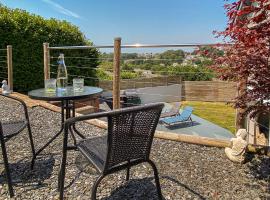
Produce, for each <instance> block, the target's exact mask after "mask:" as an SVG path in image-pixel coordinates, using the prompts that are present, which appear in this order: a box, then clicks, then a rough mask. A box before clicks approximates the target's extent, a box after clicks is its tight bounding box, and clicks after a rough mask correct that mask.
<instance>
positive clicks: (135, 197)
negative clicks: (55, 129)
mask: <svg viewBox="0 0 270 200" xmlns="http://www.w3.org/2000/svg"><path fill="white" fill-rule="evenodd" d="M153 180H154V177H149V178H143V179H132V180H130V181H128V182H126V184H124V185H122V186H120V187H118V188H116V189H115V190H114V191H112V193H111V196H109V197H105V198H102V200H123V199H125V200H142V199H143V200H155V199H158V196H157V189H156V185H155V183H154V181H153ZM152 181H153V182H152ZM112 187H113V185H112ZM161 189H162V188H161ZM97 195H98V193H97ZM163 199H164V200H165V198H164V197H163Z"/></svg>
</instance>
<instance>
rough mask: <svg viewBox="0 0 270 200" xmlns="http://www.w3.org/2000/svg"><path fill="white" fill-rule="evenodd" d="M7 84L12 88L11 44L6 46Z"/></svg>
mask: <svg viewBox="0 0 270 200" xmlns="http://www.w3.org/2000/svg"><path fill="white" fill-rule="evenodd" d="M7 67H8V85H9V87H10V90H13V63H12V45H8V46H7Z"/></svg>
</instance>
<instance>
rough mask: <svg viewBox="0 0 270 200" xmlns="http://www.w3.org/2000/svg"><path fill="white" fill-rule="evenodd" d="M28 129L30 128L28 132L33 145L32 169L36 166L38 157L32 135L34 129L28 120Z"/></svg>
mask: <svg viewBox="0 0 270 200" xmlns="http://www.w3.org/2000/svg"><path fill="white" fill-rule="evenodd" d="M27 129H28V134H29V140H30V145H31V151H32V156H33V157H32V162H31V169H33V168H34V164H35V159H36V154H35V145H34V141H33V135H32V130H31V126H30V124H29V122H28V124H27Z"/></svg>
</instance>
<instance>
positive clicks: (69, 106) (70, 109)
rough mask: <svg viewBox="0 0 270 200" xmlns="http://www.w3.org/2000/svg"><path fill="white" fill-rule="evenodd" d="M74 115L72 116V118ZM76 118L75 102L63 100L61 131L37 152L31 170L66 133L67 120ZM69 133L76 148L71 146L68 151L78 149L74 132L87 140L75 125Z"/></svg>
mask: <svg viewBox="0 0 270 200" xmlns="http://www.w3.org/2000/svg"><path fill="white" fill-rule="evenodd" d="M71 113H72V116H71ZM71 117H75V100H71V99H63V100H61V129H60V131H58V132H57V133H56V134H55V135H54V136H53V137H52V138H51V139H50V140H49V141H48V142H47V143H46V144H45V145H43V146H42V147H41V148H40V149H39V150H37V151H36V152H35V156H34V157H33V158H32V162H31V169H33V168H34V164H35V159H36V158H37V156H38V155H39V154H40V153H41V152H42V151H43V150H44V149H45V148H46V147H47V146H49V145H50V144H51V143H52V142H53V141H54V140H55V139H56V138H57V137H58V136H59V135H61V133H62V132H63V131H64V123H65V121H66V120H67V119H69V118H71ZM69 132H70V134H71V136H72V139H73V141H74V146H69V148H68V150H71V149H75V148H76V137H75V134H74V132H75V133H76V134H77V135H78V136H79V137H80V138H82V139H85V136H84V135H83V134H81V133H80V132H79V131H78V130H77V129H76V127H75V124H74V125H73V126H71V127H70V128H69Z"/></svg>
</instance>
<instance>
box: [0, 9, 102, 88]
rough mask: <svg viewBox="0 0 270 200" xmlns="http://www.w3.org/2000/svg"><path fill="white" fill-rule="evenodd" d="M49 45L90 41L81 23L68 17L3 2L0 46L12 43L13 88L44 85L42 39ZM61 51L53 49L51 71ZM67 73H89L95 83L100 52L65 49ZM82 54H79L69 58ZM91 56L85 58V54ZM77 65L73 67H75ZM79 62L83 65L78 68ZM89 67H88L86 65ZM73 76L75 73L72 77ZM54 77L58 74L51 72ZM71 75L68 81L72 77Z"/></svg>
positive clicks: (0, 19)
mask: <svg viewBox="0 0 270 200" xmlns="http://www.w3.org/2000/svg"><path fill="white" fill-rule="evenodd" d="M44 42H48V43H50V46H70V45H78V46H79V45H91V44H92V43H91V42H90V41H88V40H87V39H86V38H85V36H84V35H83V34H82V32H81V31H80V30H79V28H78V27H76V26H74V25H72V24H71V23H69V22H67V21H59V20H56V19H44V18H42V17H40V16H38V15H34V14H29V13H28V12H26V11H24V10H20V9H9V8H7V7H4V6H1V5H0V49H1V48H6V45H12V46H13V66H14V89H15V90H16V91H20V92H27V91H29V90H32V89H36V88H40V87H44V83H43V77H44V75H43V43H44ZM59 53H60V51H55V50H51V56H52V57H56V58H52V59H51V64H52V66H51V71H52V72H53V73H55V72H57V57H58V55H59ZM61 53H64V54H65V57H67V59H65V61H66V65H67V66H68V74H70V75H73V76H74V77H75V76H85V77H90V78H88V79H85V82H86V84H88V85H95V84H96V83H97V81H96V75H95V74H96V73H95V69H93V68H95V67H96V66H97V65H98V64H99V63H98V56H99V52H98V51H97V50H96V49H90V50H66V51H61ZM68 57H80V58H68ZM84 57H85V58H88V59H83V58H84ZM73 66H74V67H73ZM77 66H79V67H80V68H75V67H77ZM87 67H89V68H87ZM73 76H72V77H73ZM51 77H56V75H55V74H52V75H51ZM72 77H69V81H71V80H72Z"/></svg>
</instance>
